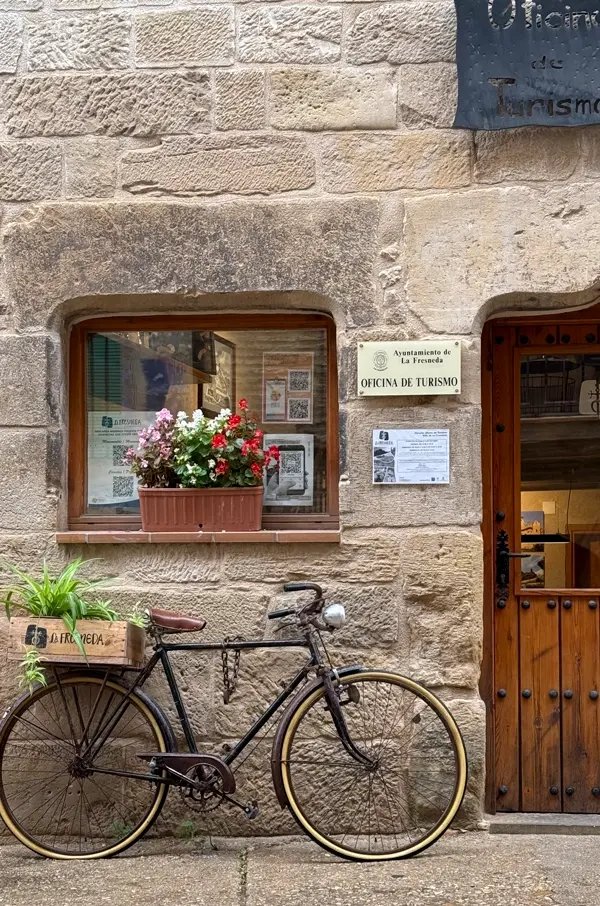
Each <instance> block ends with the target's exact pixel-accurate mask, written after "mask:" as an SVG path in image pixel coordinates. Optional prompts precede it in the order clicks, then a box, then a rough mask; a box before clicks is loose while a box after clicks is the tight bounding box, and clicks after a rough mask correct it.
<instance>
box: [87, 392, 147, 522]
mask: <svg viewBox="0 0 600 906" xmlns="http://www.w3.org/2000/svg"><path fill="white" fill-rule="evenodd" d="M155 417H156V413H155V412H131V411H127V410H117V411H112V412H89V413H88V425H87V438H88V445H87V460H88V482H87V501H88V505H89V506H109V505H112V506H116V505H118V504H123V505H125V506H129V507H131V506H132V505H134V504H135V503H137V500H138V492H137V480H136V478H135V477H134V476H133V475H132V474H131V472H130V471H129V466H126V465H125V463H124V462H123V459H124V457H125V454H126V453H127V450H129V448H130V447H137V445H138V432H139V431H141V430H142V428H146V427H147V426H148V425H150V424H151V423H152V422H153V421H154V419H155Z"/></svg>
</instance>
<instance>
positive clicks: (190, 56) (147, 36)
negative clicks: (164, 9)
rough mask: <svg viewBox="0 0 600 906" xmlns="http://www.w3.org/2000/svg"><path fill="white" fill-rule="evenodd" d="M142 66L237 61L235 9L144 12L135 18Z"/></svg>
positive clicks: (137, 43)
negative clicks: (235, 50)
mask: <svg viewBox="0 0 600 906" xmlns="http://www.w3.org/2000/svg"><path fill="white" fill-rule="evenodd" d="M135 45H136V50H135V54H136V61H137V64H138V66H146V65H151V66H178V65H180V64H181V65H185V66H205V65H209V64H210V65H211V66H222V65H226V64H227V63H232V62H233V51H234V47H233V45H234V21H233V10H232V9H231V8H228V7H224V6H218V7H210V6H206V7H202V8H200V9H196V10H190V11H179V10H178V11H177V12H169V13H141V14H140V15H139V16H137V17H136V20H135Z"/></svg>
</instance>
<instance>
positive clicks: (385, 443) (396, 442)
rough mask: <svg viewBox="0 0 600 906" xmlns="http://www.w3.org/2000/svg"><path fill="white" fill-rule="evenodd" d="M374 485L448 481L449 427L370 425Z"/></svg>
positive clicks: (445, 482)
mask: <svg viewBox="0 0 600 906" xmlns="http://www.w3.org/2000/svg"><path fill="white" fill-rule="evenodd" d="M373 483H374V484H449V483H450V430H449V428H431V429H428V428H425V429H421V428H416V429H404V428H403V429H395V428H374V429H373Z"/></svg>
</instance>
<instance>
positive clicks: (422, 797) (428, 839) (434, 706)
mask: <svg viewBox="0 0 600 906" xmlns="http://www.w3.org/2000/svg"><path fill="white" fill-rule="evenodd" d="M337 693H338V695H339V700H340V704H341V707H342V714H343V716H344V718H345V721H346V725H347V727H348V732H349V736H350V738H351V740H352V742H353V743H354V745H355V746H356V747H357V748H358V749H359V750H360V751H361V752H362V753H364V754H365V755H366V756H367V757H368V759H369V764H365V763H364V762H362V761H359V760H357V759H356V758H353V757H352V756H351V755H350V754H349V753H348V751H347V750H346V749H345V748H344V746H343V744H342V741H341V739H340V737H339V735H338V734H337V732H336V730H335V728H334V725H333V721H332V717H331V713H330V711H329V707H328V705H327V699H326V697H325V690H324V688H323V687H322V686H321V687H319V688H318V689H316V690H315V691H314V692H313V693H312V694H311V695H309V696H308V697H307V698H306V699H304V701H302V702H301V703H300V704H299V706H298V708H297V710H296V711H295V713H294V714H293V716H292V718H291V720H290V723H289V726H288V729H287V732H286V733H285V736H284V738H283V743H282V749H281V758H282V765H281V766H282V776H283V784H284V788H285V791H286V794H287V798H288V804H289V808H290V810H291V812H292V814H293V815H294V817H295V818H296V820H297V821H298V822H299V824H300V825H301V826H302V828H303V829H304V830H305V831H306V832H307V833H308V834H309V835H310V836H311V837H312V838H313V840H315V841H316V842H317V843H318V844H319V845H320V846H323V847H324V848H325V849H327V850H329V851H330V852H332V853H335V854H336V855H339V856H342V857H344V858H347V859H354V860H359V861H382V860H387V859H400V858H404V857H407V856H412V855H415V854H416V853H418V852H421V851H422V850H424V849H425V848H426V847H428V846H430V845H431V844H432V843H434V842H435V840H437V839H438V838H439V837H440V836H441V835H442V834H443V833H444V832H445V831H446V830H447V829H448V827H449V825H450V823H451V822H452V819H453V818H454V816H455V815H456V812H457V811H458V809H459V807H460V804H461V802H462V799H463V796H464V793H465V788H466V782H467V759H466V753H465V748H464V743H463V741H462V738H461V735H460V731H459V729H458V727H457V725H456V722H455V721H454V719H453V717H452V715H451V714H450V712H449V711H448V710H447V708H445V707H444V705H443V704H442V702H440V701H439V699H437V698H436V697H435V696H434V695H433V694H432V693H431V692H429V690H428V689H426V688H425V687H423V686H421V685H419V684H418V683H415V682H414V681H412V680H409V679H406V678H404V677H402V676H399V675H397V674H394V673H388V672H386V671H378V670H370V671H364V672H357V673H352V674H349V675H346V676H344V677H342V678H341V679H340V683H339V686H338V689H337Z"/></svg>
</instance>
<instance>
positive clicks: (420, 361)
mask: <svg viewBox="0 0 600 906" xmlns="http://www.w3.org/2000/svg"><path fill="white" fill-rule="evenodd" d="M358 393H359V396H439V395H442V394H451V395H452V396H455V395H456V394H458V393H460V342H459V341H458V340H438V339H434V340H415V341H414V342H413V341H402V342H395V341H393V340H388V341H385V342H371V341H369V342H366V343H359V344H358Z"/></svg>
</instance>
